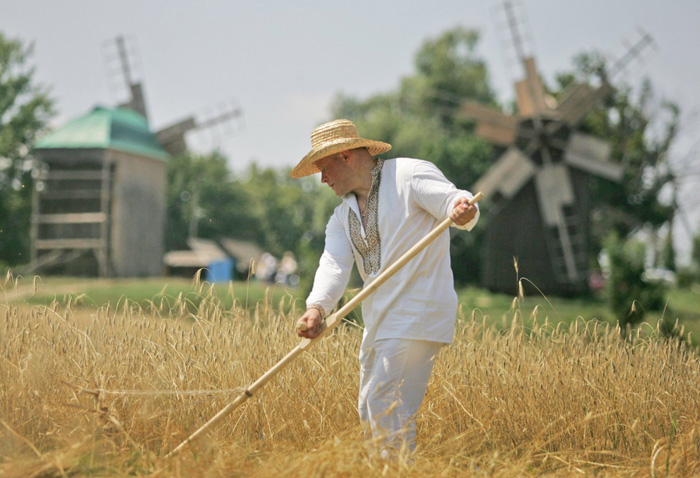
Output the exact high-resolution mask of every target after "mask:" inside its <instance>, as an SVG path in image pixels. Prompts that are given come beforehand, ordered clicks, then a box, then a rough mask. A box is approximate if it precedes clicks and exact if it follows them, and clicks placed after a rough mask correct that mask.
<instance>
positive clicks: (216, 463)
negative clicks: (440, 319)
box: [0, 284, 700, 477]
mask: <svg viewBox="0 0 700 478" xmlns="http://www.w3.org/2000/svg"><path fill="white" fill-rule="evenodd" d="M199 287H200V294H201V295H202V296H203V300H202V301H201V302H200V304H199V308H198V310H197V311H196V312H194V313H193V312H192V311H191V309H189V307H188V303H187V301H186V300H184V299H182V297H180V298H174V299H173V303H171V304H170V306H169V307H164V306H163V304H162V303H152V304H151V305H150V306H149V307H146V308H144V307H140V306H135V305H132V304H130V303H129V302H128V301H122V302H121V303H120V304H117V305H116V306H107V307H102V308H99V309H88V308H85V307H81V306H80V305H79V304H74V303H70V302H69V303H68V304H67V305H59V303H58V302H54V303H53V304H51V305H50V306H48V307H47V306H31V307H30V306H22V305H7V304H0V334H2V335H1V337H2V338H1V340H0V477H15V476H16V477H66V476H71V477H73V476H105V477H112V476H127V475H129V476H134V475H135V476H149V477H166V476H167V477H170V476H176V477H190V476H192V477H200V476H201V477H204V476H206V477H219V476H220V477H244V476H262V477H267V476H274V477H296V476H304V477H306V476H328V477H332V476H343V477H354V476H494V477H498V476H591V475H595V476H615V477H617V476H634V477H637V476H697V475H700V404H699V401H698V397H699V396H700V362H699V360H698V355H697V353H696V352H695V351H693V350H691V349H690V348H689V347H688V346H687V344H685V343H684V342H682V341H680V340H676V339H672V340H665V339H662V338H659V337H658V334H656V332H655V331H654V330H651V329H641V330H635V331H632V332H631V333H624V334H623V333H621V331H620V330H619V329H616V328H614V327H606V326H605V325H602V324H599V323H596V322H587V323H586V322H583V321H578V322H575V323H574V324H573V325H572V326H571V327H567V328H562V327H552V326H550V325H549V324H548V321H547V318H546V317H537V316H534V317H533V316H529V317H522V316H521V315H520V310H519V308H518V300H517V298H516V299H515V300H514V306H513V310H512V311H511V312H510V314H511V315H512V325H511V327H510V328H509V329H508V330H507V331H506V332H498V331H495V330H494V329H491V328H488V327H486V326H485V322H484V321H482V320H481V318H480V317H479V316H477V315H475V314H472V313H470V312H469V311H460V314H461V317H460V320H459V322H458V327H457V330H456V334H455V343H454V344H453V345H452V346H449V347H445V348H443V350H442V351H441V353H440V356H439V358H438V360H437V362H436V366H435V370H434V373H433V377H432V379H431V383H430V386H429V388H428V393H427V396H426V399H425V402H424V404H423V406H422V408H421V410H420V412H419V416H418V417H417V423H418V448H417V451H416V453H415V455H414V456H413V457H412V458H411V460H398V461H394V462H389V463H387V462H382V461H378V460H376V459H374V460H372V459H370V457H369V455H368V452H367V448H368V444H367V443H365V442H364V441H363V439H362V430H361V428H360V424H359V422H358V417H357V410H356V405H355V401H356V393H357V383H358V363H357V354H358V348H359V343H360V338H361V331H360V330H359V329H358V328H357V327H356V326H352V325H347V326H341V327H338V328H337V329H336V330H335V331H334V332H333V334H332V335H331V336H329V337H328V338H326V339H323V340H322V341H320V342H319V343H318V344H316V345H315V347H313V348H311V350H310V351H309V352H305V353H304V354H303V355H302V356H300V357H299V358H298V359H297V360H296V361H294V362H293V363H292V364H291V365H290V366H289V367H287V368H286V369H285V370H283V371H282V372H280V374H279V375H277V376H276V377H275V378H274V379H273V380H272V381H271V382H270V383H269V384H268V385H267V386H266V387H265V388H263V389H262V390H261V391H259V392H258V393H257V394H256V395H255V396H254V397H252V398H251V399H249V400H248V401H247V402H246V403H245V404H244V405H243V406H242V407H240V408H239V409H237V410H236V411H235V412H234V413H232V414H231V415H230V416H228V417H227V418H226V419H224V420H223V421H222V422H221V423H220V425H218V426H217V427H215V428H214V429H213V430H212V431H211V432H210V433H208V434H206V436H204V437H203V438H202V439H201V440H198V441H197V442H196V443H194V444H193V445H188V446H187V448H186V449H185V450H184V451H183V452H182V453H180V454H179V455H177V456H176V457H174V458H167V457H166V455H167V454H168V452H169V451H171V450H172V449H173V448H174V447H175V446H177V445H178V444H179V443H180V442H182V441H183V440H184V439H185V438H187V437H188V436H189V435H190V434H191V433H192V432H193V431H195V430H196V429H198V428H199V427H200V426H201V425H203V424H204V423H205V422H206V421H207V420H209V419H210V418H211V417H212V416H214V415H215V414H216V413H217V412H218V411H219V410H221V409H222V408H223V407H225V406H226V405H227V404H228V403H229V402H230V401H231V400H233V399H234V398H235V397H236V396H238V395H239V394H240V392H241V390H242V389H243V387H245V386H246V385H249V384H250V383H252V382H253V381H254V380H256V379H257V378H258V377H259V376H260V375H262V374H263V373H264V372H265V371H267V370H268V369H269V368H270V367H271V366H272V365H274V364H275V363H276V362H277V361H278V360H279V359H280V358H281V357H283V356H284V355H285V354H286V353H287V352H288V351H290V350H291V349H292V348H293V347H294V346H295V345H296V344H297V343H298V339H297V337H296V336H295V334H294V333H293V323H294V320H295V317H296V316H297V315H298V314H299V310H295V308H294V306H292V308H291V312H290V313H287V314H285V313H283V312H280V311H284V310H289V309H290V307H289V305H290V304H289V303H281V304H271V303H270V302H269V301H266V302H261V303H260V304H259V305H258V307H257V308H256V309H255V311H254V312H247V311H246V310H244V309H243V308H242V307H238V306H236V305H234V306H233V308H231V309H223V308H222V307H221V303H220V302H218V300H217V299H216V297H215V295H214V294H213V293H211V290H209V289H208V288H207V286H206V284H200V285H199ZM284 300H285V299H283V302H284ZM289 300H291V299H289Z"/></svg>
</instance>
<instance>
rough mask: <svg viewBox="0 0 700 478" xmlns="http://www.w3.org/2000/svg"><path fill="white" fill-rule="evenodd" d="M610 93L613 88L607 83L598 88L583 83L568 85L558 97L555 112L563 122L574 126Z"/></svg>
mask: <svg viewBox="0 0 700 478" xmlns="http://www.w3.org/2000/svg"><path fill="white" fill-rule="evenodd" d="M612 92H613V87H612V86H611V85H610V83H608V82H603V84H602V85H601V86H599V87H598V88H593V87H592V86H590V85H588V84H585V83H576V84H572V85H569V86H568V87H566V89H564V91H563V92H562V93H561V94H560V95H559V99H558V106H557V109H556V111H557V113H558V114H559V117H560V118H561V119H562V120H563V121H564V122H566V123H567V124H569V125H571V126H575V125H577V124H579V123H580V122H581V121H582V120H583V118H585V117H586V115H587V114H588V113H590V112H591V111H592V110H593V109H594V108H595V107H596V106H598V105H599V104H600V103H601V102H602V101H603V100H604V99H605V98H607V97H608V96H610V95H611V94H612Z"/></svg>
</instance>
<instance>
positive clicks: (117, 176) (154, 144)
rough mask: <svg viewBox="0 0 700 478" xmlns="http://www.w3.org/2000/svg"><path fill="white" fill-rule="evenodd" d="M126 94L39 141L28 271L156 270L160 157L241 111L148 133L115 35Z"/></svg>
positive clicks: (159, 260) (162, 177) (163, 181)
mask: <svg viewBox="0 0 700 478" xmlns="http://www.w3.org/2000/svg"><path fill="white" fill-rule="evenodd" d="M115 46H116V51H117V55H115V56H114V58H115V60H116V61H118V62H119V65H120V67H121V70H120V72H121V75H123V79H124V84H125V85H126V87H127V90H128V99H127V100H126V101H125V102H124V103H123V104H121V105H120V106H119V107H117V108H107V107H102V106H98V107H96V108H94V109H93V110H92V111H91V112H89V113H88V114H86V115H84V116H82V117H79V118H76V119H74V120H72V121H70V122H68V123H67V124H66V125H64V126H63V127H62V128H59V129H58V130H57V131H54V132H52V133H51V134H49V135H47V136H46V137H44V138H42V139H41V140H40V141H38V142H37V144H36V145H35V148H34V155H35V157H36V159H37V161H38V162H39V169H40V171H41V172H40V175H39V178H38V181H37V187H36V190H35V192H34V198H33V214H32V228H31V236H32V248H31V251H32V262H31V263H30V264H29V265H28V266H27V268H26V271H27V272H37V271H43V272H52V273H57V274H60V273H65V274H74V275H99V276H116V277H131V276H154V275H160V274H162V272H163V253H164V242H165V241H164V236H165V216H166V208H167V205H166V188H167V175H166V168H167V162H168V161H169V159H170V158H171V157H172V156H176V155H179V154H182V153H183V152H185V151H186V150H187V144H186V141H185V134H186V133H187V132H189V131H192V130H194V129H202V128H211V127H213V126H216V125H219V124H222V123H224V122H226V121H228V120H230V119H232V118H235V117H237V116H239V115H240V114H241V112H240V110H239V109H237V108H231V109H230V110H228V111H222V112H220V113H219V114H218V115H215V116H214V117H211V118H209V119H207V120H205V121H198V120H197V119H195V117H194V116H190V117H188V118H185V119H184V120H182V121H178V122H176V123H175V124H173V125H172V126H169V127H166V128H163V129H161V130H160V131H157V132H155V133H154V132H153V131H152V130H151V129H150V126H149V124H148V115H147V112H146V102H145V100H144V93H143V88H142V85H141V83H140V82H139V81H136V80H134V75H133V73H134V71H133V68H132V64H131V62H130V61H129V55H128V54H127V48H126V45H125V42H124V39H123V38H121V37H119V38H117V39H116V42H115Z"/></svg>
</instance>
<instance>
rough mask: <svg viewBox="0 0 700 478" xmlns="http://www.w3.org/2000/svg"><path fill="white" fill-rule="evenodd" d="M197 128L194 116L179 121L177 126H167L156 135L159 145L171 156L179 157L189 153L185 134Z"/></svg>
mask: <svg viewBox="0 0 700 478" xmlns="http://www.w3.org/2000/svg"><path fill="white" fill-rule="evenodd" d="M196 127H197V123H196V121H195V119H194V117H193V116H190V117H189V118H186V119H184V120H182V121H178V122H177V123H175V124H172V125H170V126H166V127H165V128H163V129H161V130H160V131H158V132H157V133H156V138H157V139H158V143H160V145H161V146H162V147H163V149H165V150H166V151H167V152H168V153H169V154H170V155H171V156H179V155H180V154H183V153H184V152H185V151H187V142H186V141H185V133H187V132H188V131H191V130H193V129H195V128H196Z"/></svg>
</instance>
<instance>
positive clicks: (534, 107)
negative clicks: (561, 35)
mask: <svg viewBox="0 0 700 478" xmlns="http://www.w3.org/2000/svg"><path fill="white" fill-rule="evenodd" d="M523 65H524V66H525V74H526V76H525V79H524V80H522V81H518V82H517V83H516V84H515V94H516V102H517V104H518V114H519V115H520V116H522V117H525V118H531V117H533V116H541V115H543V114H546V115H551V114H552V110H551V109H550V108H549V107H548V106H547V103H546V101H545V92H544V85H543V84H542V80H541V79H540V75H539V74H538V73H537V69H536V68H535V59H534V58H525V59H524V60H523Z"/></svg>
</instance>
